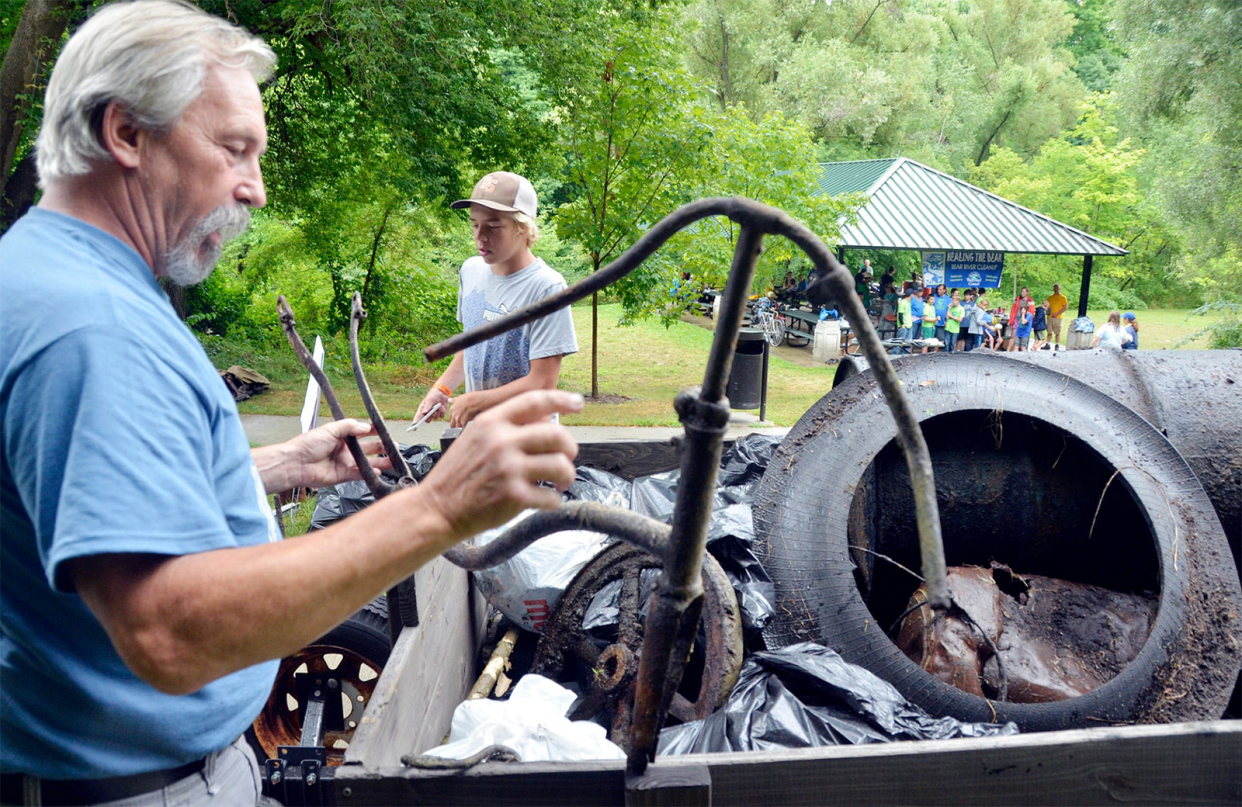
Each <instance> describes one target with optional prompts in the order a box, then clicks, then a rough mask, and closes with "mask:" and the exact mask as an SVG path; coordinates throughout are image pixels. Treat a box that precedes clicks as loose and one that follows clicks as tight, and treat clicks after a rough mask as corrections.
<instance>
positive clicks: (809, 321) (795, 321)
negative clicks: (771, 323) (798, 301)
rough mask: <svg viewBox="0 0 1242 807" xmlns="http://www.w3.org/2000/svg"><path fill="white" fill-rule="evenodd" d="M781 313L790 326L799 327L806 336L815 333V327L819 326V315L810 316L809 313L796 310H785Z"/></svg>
mask: <svg viewBox="0 0 1242 807" xmlns="http://www.w3.org/2000/svg"><path fill="white" fill-rule="evenodd" d="M782 313H784V314H785V316H787V317H789V324H790V326H792V327H797V326H799V325H801V327H802V328H803V329H804V330H805V331H806V332H807V334H813V333H814V332H815V326H816V325H818V324H819V314H812V313H811V312H810V311H803V310H801V309H798V308H786V309H785V310H784V312H782Z"/></svg>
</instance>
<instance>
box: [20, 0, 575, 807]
mask: <svg viewBox="0 0 1242 807" xmlns="http://www.w3.org/2000/svg"><path fill="white" fill-rule="evenodd" d="M275 61H276V57H275V54H274V53H273V51H272V50H271V49H270V48H269V47H268V45H267V44H265V43H264V42H263V41H262V40H261V39H259V38H258V37H255V36H253V35H251V34H250V33H248V32H246V31H244V30H242V29H240V28H238V27H237V26H234V25H232V24H230V23H229V22H227V21H226V20H224V19H221V18H219V17H215V16H212V15H209V14H207V13H205V12H204V11H202V10H200V9H198V8H196V7H195V6H193V5H191V4H190V3H188V2H183V0H135V2H121V3H113V4H111V5H106V6H103V7H102V8H100V9H99V10H98V11H96V12H95V14H94V15H93V16H92V17H91V18H90V19H89V20H88V21H87V22H85V23H84V24H83V25H82V26H81V27H80V28H79V29H78V30H77V31H76V32H75V33H74V34H73V36H72V37H71V38H70V39H69V41H68V42H67V43H66V44H65V46H64V48H63V49H62V51H61V53H60V56H59V58H58V59H57V61H56V65H55V68H54V69H53V71H52V74H51V76H50V78H49V81H48V87H47V92H46V96H45V98H44V103H43V110H44V112H43V122H42V127H41V129H40V131H39V134H38V138H37V142H36V158H37V166H38V173H39V182H40V186H41V187H42V189H43V195H42V197H41V198H40V200H39V202H38V204H37V206H35V207H34V208H32V209H31V210H30V211H29V212H27V213H26V214H25V215H24V216H23V217H22V218H21V219H20V220H18V221H17V222H16V223H15V224H14V225H13V226H12V227H11V228H10V229H9V230H8V231H7V232H6V233H5V234H4V236H3V237H2V238H0V286H2V287H3V290H4V291H3V294H2V295H0V389H3V391H4V392H3V396H2V397H0V427H2V428H0V435H2V438H0V439H2V442H0V451H2V452H3V462H0V522H2V523H3V530H2V531H0V574H2V575H3V577H2V585H0V803H4V804H23V803H24V804H40V803H42V804H83V803H92V804H93V803H100V802H109V803H111V802H119V801H123V802H124V803H125V804H127V805H156V804H166V803H177V804H183V803H184V804H205V803H212V804H221V805H240V804H256V803H259V802H260V800H261V795H260V781H259V771H260V770H261V769H260V768H259V766H258V765H257V764H256V761H255V759H254V758H253V754H252V752H251V751H250V748H249V746H248V744H247V743H246V741H245V739H244V738H243V732H244V731H245V730H246V728H248V727H249V726H250V724H251V723H252V722H253V720H254V718H255V716H256V715H258V714H259V712H260V710H261V709H262V708H263V705H264V703H265V702H266V700H267V698H268V695H269V693H270V692H271V689H272V683H273V681H274V679H275V676H276V671H277V668H278V666H279V659H280V658H282V657H284V656H287V655H289V654H291V653H293V652H294V651H296V650H297V649H298V648H300V647H303V646H305V645H306V644H308V643H310V642H312V641H313V640H315V639H316V638H318V637H320V636H322V635H323V634H324V633H326V632H327V631H328V630H330V629H331V628H332V627H333V626H335V625H337V624H339V623H340V622H342V621H343V620H345V619H346V618H348V617H349V616H350V615H351V614H353V613H354V612H355V611H357V610H358V609H359V608H360V607H362V606H363V605H364V604H366V603H367V602H368V601H370V600H371V599H372V598H373V597H375V596H376V595H377V594H378V593H380V592H382V591H385V590H386V589H388V588H390V587H391V586H393V585H395V584H396V583H398V582H399V581H401V580H403V579H405V578H407V577H409V576H410V575H411V574H413V573H414V571H415V570H416V569H417V568H419V567H420V566H422V565H423V564H425V563H427V562H428V561H430V560H432V559H433V558H435V557H436V556H437V555H439V554H440V553H441V552H443V551H444V550H446V549H448V548H449V547H452V546H454V545H455V544H457V543H458V542H459V541H462V540H464V539H467V538H469V537H471V536H473V535H475V534H477V533H479V532H481V531H483V530H486V529H489V528H491V527H494V526H497V525H500V524H503V523H504V522H506V521H507V520H509V519H511V518H512V517H513V516H515V515H517V514H518V513H519V512H521V511H522V510H524V509H527V508H531V507H534V508H540V509H552V508H555V507H557V506H559V504H560V501H561V496H560V493H559V491H558V489H560V490H563V489H565V488H566V487H567V486H568V485H569V484H570V483H571V482H572V481H573V479H574V465H573V460H574V457H575V456H576V455H577V445H576V443H575V442H574V440H573V438H572V436H571V435H570V434H569V432H568V431H567V430H566V429H565V428H564V427H562V426H560V425H559V424H558V423H555V422H553V421H554V418H555V416H556V415H558V414H560V413H567V412H576V411H580V410H581V408H582V406H583V403H584V402H583V399H582V396H580V395H574V394H570V393H568V392H562V391H559V390H557V389H555V387H556V386H557V384H556V379H557V375H558V373H559V369H560V360H561V357H562V356H564V355H565V354H567V353H572V352H574V351H575V350H576V349H577V344H576V341H575V337H574V333H573V325H572V321H571V320H570V318H569V313H568V311H565V312H564V313H563V315H562V314H560V313H558V314H557V315H554V316H551V317H548V318H546V319H545V320H541V321H539V322H536V323H532V324H531V325H529V326H526V327H525V328H522V329H519V330H516V331H513V332H511V333H510V334H509V335H507V336H505V337H504V338H501V339H499V340H493V341H492V342H489V343H487V344H485V345H480V346H478V347H477V348H471V349H470V350H468V351H466V352H465V353H464V354H459V355H457V356H456V357H454V359H453V360H452V363H451V364H450V365H449V367H448V369H447V370H446V371H445V372H444V373H443V374H442V375H441V376H440V378H439V379H438V381H437V383H436V385H435V386H434V387H433V389H432V390H431V391H430V392H428V394H427V396H426V398H425V399H424V400H423V402H422V403H421V404H420V406H419V413H420V414H423V413H426V412H428V411H431V410H432V409H435V410H436V412H437V413H438V414H440V415H443V414H444V410H445V409H447V410H448V413H449V414H448V416H449V417H450V418H451V420H452V422H453V424H454V425H462V424H466V423H468V424H469V426H468V427H467V428H466V429H465V430H464V431H463V432H462V434H461V437H459V438H458V440H457V441H456V442H455V443H454V445H453V447H452V448H451V449H449V450H448V451H447V452H445V454H444V456H443V457H442V458H441V459H440V460H439V462H438V463H437V464H436V467H435V468H434V469H433V470H432V471H431V472H430V473H429V474H428V475H427V476H426V478H425V479H424V480H423V482H422V483H421V484H419V485H416V486H413V487H409V488H404V489H402V490H400V491H398V492H396V493H394V494H392V495H390V496H387V497H385V498H383V499H382V500H381V501H379V502H377V503H375V504H374V505H372V506H371V507H368V508H366V509H365V510H363V511H361V512H359V513H357V514H355V515H354V516H353V517H351V518H349V519H346V520H343V521H340V522H338V523H337V524H334V525H332V526H330V527H328V528H327V529H324V530H321V531H318V532H315V533H312V534H310V535H307V536H304V537H301V538H299V539H297V540H292V541H283V540H281V539H280V534H279V530H278V528H277V524H276V521H275V519H274V517H273V513H272V510H271V507H270V505H269V504H268V501H267V496H268V495H269V494H272V493H278V492H281V491H285V490H289V489H291V488H298V487H310V488H318V487H324V486H328V485H333V484H336V483H338V482H342V481H346V480H352V479H358V478H360V476H361V474H360V471H359V469H358V467H357V466H356V465H355V464H354V460H353V457H352V456H351V454H350V452H349V451H348V450H347V447H346V444H345V439H346V438H348V437H355V438H364V439H363V440H362V444H363V448H364V451H366V453H368V454H370V455H371V456H372V458H373V459H372V462H373V464H374V465H375V466H377V467H379V468H386V467H389V466H390V463H389V461H388V460H387V459H386V458H384V457H382V456H380V451H381V447H380V445H379V441H378V440H377V439H375V438H374V437H372V436H368V435H370V434H371V432H372V427H371V424H369V423H364V422H360V421H355V420H349V419H346V420H340V421H335V422H333V423H330V424H328V425H325V426H323V427H320V428H318V429H313V430H311V431H309V432H307V433H306V434H303V435H301V436H299V437H296V438H294V439H293V440H291V441H289V442H286V443H281V444H278V445H273V446H265V447H262V448H256V449H251V448H250V446H249V443H248V441H247V438H246V435H245V432H244V430H243V429H242V424H241V421H240V419H239V418H238V413H237V407H236V404H235V403H234V401H233V398H232V396H231V394H229V392H228V390H227V388H226V387H225V386H224V384H223V383H221V381H220V377H219V375H218V373H217V372H216V370H215V368H214V367H213V366H212V363H211V361H210V360H209V359H208V357H207V355H206V354H205V353H204V351H203V348H202V346H201V345H200V343H199V341H198V340H197V339H196V338H195V336H194V334H193V333H191V332H190V330H189V329H188V328H187V327H186V325H185V324H184V323H183V322H181V321H180V319H178V317H177V315H176V313H175V311H174V310H173V308H172V306H171V304H170V303H169V300H168V297H167V295H166V294H165V292H164V289H163V288H162V287H161V285H160V281H161V280H164V281H166V282H170V283H172V284H175V285H179V286H190V285H194V284H196V283H199V282H201V281H203V280H204V279H206V278H207V277H208V275H210V274H211V272H212V270H213V268H214V267H215V264H216V262H217V261H218V260H219V257H220V253H221V246H222V243H223V242H224V241H226V240H228V239H229V238H231V237H233V236H236V235H238V234H239V233H241V232H242V231H243V230H244V229H245V228H246V226H247V224H248V223H249V218H250V211H251V210H252V209H255V208H260V207H263V206H264V204H265V203H266V201H267V197H266V189H265V186H264V183H263V176H262V172H261V170H260V165H259V159H260V156H261V155H262V154H263V153H264V151H265V150H266V148H267V126H266V121H265V120H264V107H263V99H262V95H261V92H260V88H259V82H261V81H264V80H266V79H267V78H268V77H269V76H270V75H271V74H272V72H273V69H274V66H275ZM452 207H455V208H468V209H469V216H470V226H471V229H472V231H473V233H474V241H475V246H476V248H477V251H478V255H477V257H473V258H471V259H470V260H468V261H466V263H465V265H464V266H462V268H461V272H460V291H459V295H458V318H459V320H460V321H461V322H462V325H463V327H467V328H468V327H471V326H473V325H476V324H479V323H482V322H486V321H490V320H494V319H496V318H497V317H500V316H503V315H504V314H505V313H507V312H509V311H512V310H514V309H515V308H520V307H522V306H523V305H525V304H526V303H528V302H530V301H532V300H534V299H538V298H541V297H544V296H547V295H548V294H550V293H551V292H554V291H557V290H559V289H561V288H564V285H565V284H564V280H563V279H562V278H561V277H560V275H559V274H557V273H556V272H555V271H553V270H552V269H550V268H548V267H547V266H546V265H545V264H543V262H542V261H539V260H538V259H537V258H535V257H534V256H533V255H532V254H531V246H532V245H533V244H534V242H535V239H536V238H537V236H538V228H537V226H536V224H535V217H536V212H537V209H536V199H535V192H534V189H533V188H532V187H531V185H530V183H529V182H527V181H526V180H525V179H523V178H522V177H519V176H517V175H515V174H509V173H505V172H496V173H491V174H488V175H487V176H485V177H483V179H482V180H480V181H479V183H478V184H477V185H476V186H475V188H474V191H473V193H472V195H471V197H470V198H469V199H463V200H460V201H458V202H456V203H454V204H453V205H452ZM463 382H464V383H465V385H466V391H465V392H464V393H462V394H458V393H457V388H458V387H459V386H460V385H461V384H462V383H463Z"/></svg>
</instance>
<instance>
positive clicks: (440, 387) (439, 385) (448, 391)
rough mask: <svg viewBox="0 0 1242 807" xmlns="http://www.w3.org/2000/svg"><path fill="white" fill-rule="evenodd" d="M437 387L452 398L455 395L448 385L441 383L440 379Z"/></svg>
mask: <svg viewBox="0 0 1242 807" xmlns="http://www.w3.org/2000/svg"><path fill="white" fill-rule="evenodd" d="M436 389H438V390H440V392H443V393H444V394H445V395H447V396H449V397H450V398H452V397H453V391H452V390H451V389H449V388H448V387H446V386H444V385H443V384H441V383H440V382H439V381H437V382H436Z"/></svg>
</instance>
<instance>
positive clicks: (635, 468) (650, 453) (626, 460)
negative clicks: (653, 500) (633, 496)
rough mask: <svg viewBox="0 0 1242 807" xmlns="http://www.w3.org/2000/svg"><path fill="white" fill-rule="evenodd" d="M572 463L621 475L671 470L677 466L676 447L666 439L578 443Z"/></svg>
mask: <svg viewBox="0 0 1242 807" xmlns="http://www.w3.org/2000/svg"><path fill="white" fill-rule="evenodd" d="M574 464H575V465H581V466H586V467H588V468H598V469H599V470H601V471H607V472H608V473H611V474H617V475H618V476H620V477H622V478H623V479H637V478H638V477H640V476H647V475H649V474H658V473H661V472H663V471H671V470H673V469H674V468H676V467H678V465H679V462H678V459H677V448H676V446H674V445H673V444H672V443H671V442H670V441H668V440H624V441H621V440H618V441H615V442H599V443H579V444H578V459H577V460H575V462H574Z"/></svg>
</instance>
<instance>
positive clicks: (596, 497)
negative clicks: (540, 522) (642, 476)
mask: <svg viewBox="0 0 1242 807" xmlns="http://www.w3.org/2000/svg"><path fill="white" fill-rule="evenodd" d="M633 486H634V483H633V482H631V481H630V480H628V479H623V478H621V477H619V476H617V475H616V474H610V473H608V472H607V471H601V470H599V469H597V468H587V467H585V466H584V467H581V468H578V469H577V471H576V472H575V474H574V482H573V484H572V485H570V486H569V489H568V490H566V491H565V497H564V498H565V499H567V500H569V501H579V502H600V503H601V504H602V503H605V502H608V503H612V502H615V501H616V500H617V498H618V497H619V498H620V500H621V501H620V504H618V505H617V506H619V507H624V508H626V509H629V507H630V491H631V489H632V488H633ZM613 494H616V495H615V496H614V495H613Z"/></svg>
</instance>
